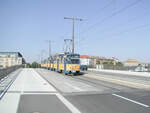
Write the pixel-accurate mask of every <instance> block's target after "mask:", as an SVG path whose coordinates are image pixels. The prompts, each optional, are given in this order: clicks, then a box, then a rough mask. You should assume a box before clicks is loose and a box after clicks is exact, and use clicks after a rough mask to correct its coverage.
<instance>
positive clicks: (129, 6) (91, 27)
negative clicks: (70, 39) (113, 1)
mask: <svg viewBox="0 0 150 113" xmlns="http://www.w3.org/2000/svg"><path fill="white" fill-rule="evenodd" d="M141 1H142V0H136V1H135V2H133V3H131V4H129V5H127V6H126V7H123V8H121V9H120V10H117V11H115V12H114V13H112V14H111V15H109V16H107V17H105V18H103V19H102V20H101V21H98V22H96V23H95V24H93V25H91V26H90V27H88V28H87V29H86V30H84V31H82V32H80V33H79V34H84V33H86V32H87V31H89V30H91V29H93V28H94V27H95V26H97V25H99V24H101V23H103V22H105V21H106V20H109V19H110V18H112V17H114V16H116V15H118V14H120V13H122V12H124V11H126V10H127V9H129V8H131V7H133V6H135V5H136V4H138V3H139V2H141ZM81 40H84V38H81V39H80V40H79V42H80V41H81ZM76 43H78V42H76Z"/></svg>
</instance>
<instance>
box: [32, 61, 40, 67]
mask: <svg viewBox="0 0 150 113" xmlns="http://www.w3.org/2000/svg"><path fill="white" fill-rule="evenodd" d="M31 67H32V68H39V67H40V64H38V63H37V62H32V64H31Z"/></svg>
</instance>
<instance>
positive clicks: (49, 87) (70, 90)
mask: <svg viewBox="0 0 150 113" xmlns="http://www.w3.org/2000/svg"><path fill="white" fill-rule="evenodd" d="M17 74H18V73H17ZM17 76H18V77H17V78H16V80H15V81H14V83H13V84H12V85H11V87H10V88H9V90H8V91H7V93H6V94H5V96H4V97H3V98H2V99H1V100H0V111H2V112H3V113H9V112H10V111H11V113H71V112H72V113H150V89H149V87H144V86H149V82H148V79H146V78H142V79H140V77H137V78H134V77H133V76H132V77H130V76H128V77H126V76H125V77H124V76H123V77H122V75H118V74H116V75H114V74H111V73H109V74H104V73H95V72H89V71H87V72H85V73H84V74H81V75H78V76H66V75H64V74H62V73H57V72H53V71H49V70H46V69H22V71H21V72H20V73H19V74H18V75H17ZM102 77H103V79H102ZM104 78H105V79H104ZM112 79H113V80H112ZM114 79H115V80H117V82H116V81H115V82H116V83H115V82H114ZM133 79H135V80H134V81H133ZM109 80H110V81H109ZM118 80H120V81H119V82H118ZM122 81H123V82H122ZM124 81H125V83H124ZM144 81H145V82H144ZM131 82H132V84H130V83H131ZM121 83H122V84H121ZM134 84H135V85H134ZM140 84H141V85H143V86H142V87H140V86H139V85H140ZM135 86H136V87H135ZM8 108H9V109H8Z"/></svg>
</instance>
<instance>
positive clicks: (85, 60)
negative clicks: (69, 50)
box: [80, 55, 91, 66]
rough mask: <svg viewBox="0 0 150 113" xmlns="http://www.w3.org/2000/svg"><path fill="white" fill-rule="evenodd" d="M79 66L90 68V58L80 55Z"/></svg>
mask: <svg viewBox="0 0 150 113" xmlns="http://www.w3.org/2000/svg"><path fill="white" fill-rule="evenodd" d="M80 64H81V65H87V66H90V65H91V59H90V57H89V56H87V55H80Z"/></svg>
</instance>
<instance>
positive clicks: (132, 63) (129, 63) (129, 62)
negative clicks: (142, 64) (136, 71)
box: [124, 59, 139, 67]
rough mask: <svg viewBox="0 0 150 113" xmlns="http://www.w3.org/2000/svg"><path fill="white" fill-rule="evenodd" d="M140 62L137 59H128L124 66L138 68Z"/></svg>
mask: <svg viewBox="0 0 150 113" xmlns="http://www.w3.org/2000/svg"><path fill="white" fill-rule="evenodd" d="M138 65H139V62H138V61H137V60H136V59H128V60H127V61H125V62H124V66H129V67H132V66H138Z"/></svg>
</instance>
